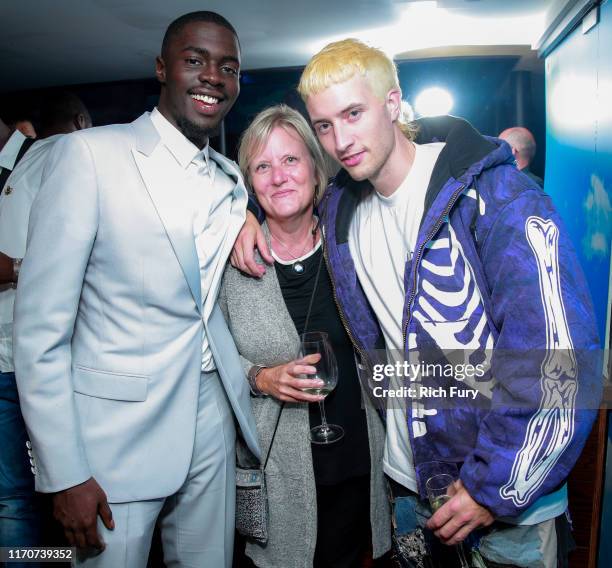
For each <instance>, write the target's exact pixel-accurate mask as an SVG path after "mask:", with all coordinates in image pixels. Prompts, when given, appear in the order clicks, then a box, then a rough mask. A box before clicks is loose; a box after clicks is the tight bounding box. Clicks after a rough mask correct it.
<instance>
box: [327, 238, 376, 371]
mask: <svg viewBox="0 0 612 568" xmlns="http://www.w3.org/2000/svg"><path fill="white" fill-rule="evenodd" d="M323 258H324V259H325V267H326V268H327V273H328V274H329V280H330V282H331V285H332V293H333V296H334V303H335V304H336V308H337V309H338V315H339V316H340V321H341V322H342V325H343V326H344V329H345V330H346V333H347V335H348V336H349V339H350V340H351V342H352V343H353V346H354V347H355V349H357V352H358V353H359V356H360V357H361V360H362V361H363V362H364V363H365V364H366V365H367V366H368V370H369V371H372V370H373V365H372V362H371V361H370V358H369V357H368V356H367V355H366V352H365V350H364V349H363V347H362V346H361V344H360V343H359V341H357V339H355V336H354V335H353V332H352V331H351V328H350V327H349V325H348V322H347V320H346V316H345V314H344V311H343V310H342V307H341V306H340V302H338V295H337V292H336V282H335V280H334V273H333V272H332V270H331V268H330V264H329V258H328V252H327V237H326V236H325V234H323Z"/></svg>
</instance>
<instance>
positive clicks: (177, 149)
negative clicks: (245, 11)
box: [15, 12, 259, 568]
mask: <svg viewBox="0 0 612 568" xmlns="http://www.w3.org/2000/svg"><path fill="white" fill-rule="evenodd" d="M239 69H240V47H239V43H238V38H237V36H236V32H235V31H234V29H233V28H232V26H231V25H230V24H229V22H227V21H226V20H225V19H224V18H222V17H221V16H219V15H218V14H215V13H212V12H194V13H191V14H187V15H185V16H182V17H181V18H179V19H178V20H176V21H175V22H173V23H172V24H171V25H170V26H169V28H168V30H167V32H166V35H165V37H164V42H163V45H162V53H161V56H160V57H158V59H157V64H156V74H157V78H158V79H159V81H160V83H161V85H162V89H161V97H160V101H159V106H158V108H156V109H155V110H154V111H153V112H152V113H151V114H149V113H146V114H144V115H143V116H141V117H140V118H139V119H137V120H136V121H135V122H133V123H132V124H128V125H113V126H108V127H102V128H94V129H92V130H90V131H85V132H83V133H76V134H71V135H68V136H66V137H65V138H64V139H63V140H61V141H59V142H58V143H57V145H56V147H55V148H54V149H53V151H52V152H51V154H50V156H49V161H48V164H47V167H46V171H45V175H44V181H43V185H42V188H41V190H40V193H39V195H38V197H37V200H36V201H35V203H34V206H33V210H32V216H31V220H30V233H29V237H28V251H27V254H26V257H25V259H24V261H23V265H22V268H21V273H20V277H19V288H18V294H17V301H16V313H15V346H16V348H15V367H16V375H17V382H18V387H19V395H20V398H21V404H22V411H23V414H24V418H25V421H26V424H27V428H28V431H29V434H30V437H31V443H32V451H33V454H34V460H35V466H34V469H35V472H36V487H37V489H38V490H39V491H43V492H47V493H54V494H55V495H54V508H55V516H56V518H57V519H58V520H59V521H60V522H61V523H62V524H63V526H64V530H65V533H66V537H67V538H68V540H69V541H70V542H71V543H74V544H76V545H77V546H78V547H79V549H80V552H81V554H80V560H79V562H80V563H81V564H82V565H85V566H96V567H97V566H103V567H111V566H112V567H113V568H116V567H121V566H124V567H129V568H138V567H144V566H146V562H147V556H148V551H149V546H150V542H151V535H152V533H153V528H154V525H155V522H156V520H159V522H160V525H161V530H162V542H163V546H164V558H165V562H166V565H167V566H190V567H191V566H193V567H196V566H197V567H204V566H206V567H208V566H210V567H215V568H217V567H221V566H230V565H231V556H232V547H233V530H234V498H235V493H234V492H235V489H234V441H235V427H234V424H235V422H234V418H235V420H236V423H237V424H238V425H239V428H240V430H241V433H242V436H243V437H244V438H245V440H246V442H247V443H248V445H249V446H250V448H251V449H252V450H253V451H254V452H255V454H256V455H259V449H258V447H257V441H256V435H255V425H254V420H253V416H252V414H251V409H250V404H249V391H248V386H247V383H246V381H245V378H244V375H243V372H242V368H241V365H240V361H239V358H238V354H237V352H236V349H235V346H234V343H233V341H232V338H231V336H230V335H229V332H228V330H227V327H226V325H225V321H224V319H223V316H222V315H221V312H220V311H219V308H218V306H217V303H216V298H217V291H218V288H219V281H220V278H221V274H222V272H223V267H224V264H225V261H226V259H227V256H228V254H229V252H230V250H231V248H232V244H233V242H234V239H235V237H236V235H237V233H238V231H239V229H240V227H241V226H242V223H243V220H244V214H245V206H246V202H247V194H246V190H245V187H244V185H243V182H242V179H241V177H240V174H239V172H238V169H237V167H236V165H235V164H234V163H232V162H230V161H228V160H227V159H226V158H224V157H223V156H221V155H220V154H218V153H216V152H215V151H214V150H212V149H211V148H210V147H209V146H208V137H209V136H210V134H211V133H212V132H214V131H215V129H216V128H217V126H218V125H219V123H220V121H221V120H222V118H223V117H224V116H225V114H226V113H227V112H228V111H229V109H230V108H231V106H232V105H233V103H234V101H235V100H236V98H237V97H238V93H239ZM95 549H98V550H97V551H96V552H98V551H100V550H102V549H104V550H103V552H101V553H99V554H97V555H95V554H93V551H94V550H95Z"/></svg>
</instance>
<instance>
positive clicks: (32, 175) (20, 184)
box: [0, 134, 62, 373]
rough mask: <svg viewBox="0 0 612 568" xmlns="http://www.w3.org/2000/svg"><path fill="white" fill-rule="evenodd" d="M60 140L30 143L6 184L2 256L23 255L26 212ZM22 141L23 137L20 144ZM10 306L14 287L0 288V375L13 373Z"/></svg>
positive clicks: (1, 204) (0, 207)
mask: <svg viewBox="0 0 612 568" xmlns="http://www.w3.org/2000/svg"><path fill="white" fill-rule="evenodd" d="M61 136H62V135H61V134H57V135H55V136H49V138H45V139H44V140H38V141H36V142H34V144H32V147H31V148H30V149H29V150H28V151H27V152H26V154H25V155H24V156H23V158H22V159H21V161H20V162H19V163H18V164H17V166H16V167H15V169H14V170H13V171H12V172H11V175H10V176H9V178H8V179H7V180H6V184H5V186H4V188H3V190H2V194H1V195H0V252H3V253H4V254H5V255H6V256H9V257H11V258H23V257H24V255H25V251H26V240H27V236H28V222H29V219H30V209H31V208H32V203H33V201H34V198H35V197H36V195H37V194H38V190H39V189H40V184H41V178H42V173H43V169H44V165H45V162H46V160H47V156H48V154H49V150H50V149H51V148H52V147H53V143H54V142H56V141H57V140H58V138H60V137H61ZM23 140H25V137H24V136H22V138H21V142H23ZM13 162H14V160H13ZM9 188H10V189H9ZM14 303H15V286H14V284H0V371H2V372H3V373H9V372H12V371H14V367H13V305H14Z"/></svg>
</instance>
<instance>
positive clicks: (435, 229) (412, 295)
mask: <svg viewBox="0 0 612 568" xmlns="http://www.w3.org/2000/svg"><path fill="white" fill-rule="evenodd" d="M464 189H465V184H463V185H461V186H460V187H459V189H457V190H455V192H454V193H453V194H452V195H451V198H450V200H449V202H448V205H447V206H446V207H445V208H444V211H442V214H441V215H440V217H438V219H437V220H436V223H435V224H434V226H433V229H432V230H431V231H430V232H429V233H428V235H427V237H426V239H425V240H424V241H423V243H422V244H421V246H420V248H419V251H418V253H417V256H416V257H415V259H414V264H413V268H412V269H413V272H414V280H413V282H412V292H411V293H410V298H409V299H408V312H407V315H406V324H405V325H404V329H403V330H402V339H403V346H404V350H406V336H407V335H408V324H409V323H410V319H411V318H412V302H414V298H415V297H416V287H417V269H418V265H419V262H421V257H422V256H423V251H424V250H425V245H426V244H427V243H428V242H429V241H430V240H431V239H432V238H433V236H434V235H435V234H436V233H437V232H438V230H439V229H440V227H441V226H442V222H443V221H444V218H445V217H446V216H447V215H448V214H449V213H450V210H451V209H452V208H453V205H455V202H456V201H457V199H458V198H459V196H460V195H461V194H462V193H463V190H464Z"/></svg>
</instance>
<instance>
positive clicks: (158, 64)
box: [155, 55, 166, 85]
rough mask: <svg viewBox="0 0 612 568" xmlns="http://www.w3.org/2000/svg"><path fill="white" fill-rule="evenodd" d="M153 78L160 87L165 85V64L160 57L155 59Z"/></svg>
mask: <svg viewBox="0 0 612 568" xmlns="http://www.w3.org/2000/svg"><path fill="white" fill-rule="evenodd" d="M155 76H156V77H157V80H158V81H159V82H160V83H161V84H162V85H165V84H166V64H165V63H164V60H163V58H162V56H161V55H158V56H157V57H156V58H155Z"/></svg>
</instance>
